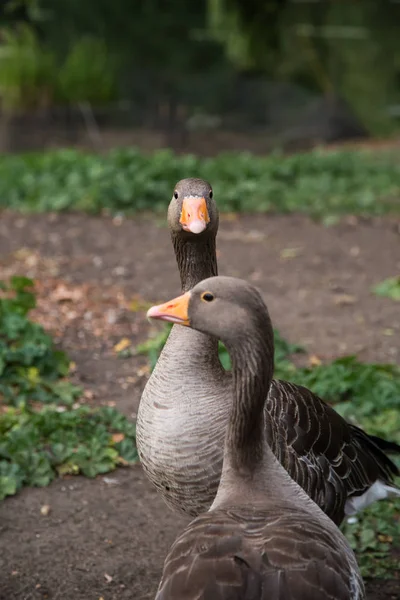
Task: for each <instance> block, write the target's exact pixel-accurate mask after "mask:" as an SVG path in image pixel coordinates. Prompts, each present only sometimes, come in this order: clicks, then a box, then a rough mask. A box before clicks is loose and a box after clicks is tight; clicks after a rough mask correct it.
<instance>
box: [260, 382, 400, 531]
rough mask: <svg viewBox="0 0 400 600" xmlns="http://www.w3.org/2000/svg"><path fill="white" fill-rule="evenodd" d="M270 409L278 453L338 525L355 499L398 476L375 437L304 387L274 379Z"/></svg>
mask: <svg viewBox="0 0 400 600" xmlns="http://www.w3.org/2000/svg"><path fill="white" fill-rule="evenodd" d="M266 410H267V411H268V413H269V415H270V417H269V419H266V421H267V427H268V436H269V440H270V445H271V448H272V450H273V452H274V454H275V455H276V456H277V458H278V460H279V461H280V462H281V463H282V465H283V466H284V467H285V468H286V470H287V471H288V472H289V473H290V475H291V476H292V477H293V479H294V480H295V481H297V483H298V484H299V485H301V487H302V488H303V489H304V490H305V491H306V492H307V494H308V495H309V496H310V497H311V498H312V499H313V500H314V501H315V502H316V503H317V504H318V505H319V506H320V507H321V508H322V509H323V510H324V512H325V513H326V514H327V515H328V516H329V517H330V518H331V519H332V520H333V521H334V522H335V523H337V524H340V523H341V521H342V520H343V518H344V508H345V503H346V500H347V499H348V498H349V497H351V496H355V495H360V494H362V493H364V492H365V491H367V490H368V488H369V487H370V486H371V485H372V484H373V483H374V482H375V481H376V480H377V479H379V480H381V481H383V482H385V483H389V484H390V483H392V482H393V475H397V474H398V469H397V467H396V465H395V464H394V463H393V462H392V461H391V460H390V459H389V458H388V457H387V456H386V454H385V453H384V452H383V451H382V450H381V449H380V448H379V447H378V445H377V444H376V441H374V438H370V437H369V436H368V435H367V434H366V433H364V432H363V431H362V430H361V429H359V428H358V427H355V426H353V425H350V424H348V423H347V422H346V421H345V420H344V419H343V418H342V417H341V416H340V415H339V414H338V413H336V412H335V411H334V410H333V409H332V408H331V407H330V406H329V405H328V404H326V403H325V402H324V401H323V400H321V398H319V397H318V396H316V395H315V394H313V393H312V392H310V391H309V390H308V389H306V388H304V387H302V386H297V385H294V384H291V383H288V382H286V381H278V380H274V381H273V384H272V386H271V390H270V394H269V396H268V399H267V402H266ZM268 421H269V422H268Z"/></svg>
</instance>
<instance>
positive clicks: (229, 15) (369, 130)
mask: <svg viewBox="0 0 400 600" xmlns="http://www.w3.org/2000/svg"><path fill="white" fill-rule="evenodd" d="M0 15H1V16H0V26H1V31H0V101H1V113H2V124H3V127H2V131H1V136H0V139H1V141H0V149H1V150H3V151H23V150H26V149H29V148H41V147H44V146H46V145H52V146H54V145H71V144H73V145H81V146H83V147H87V146H89V147H95V148H96V149H97V150H101V149H108V148H110V147H113V146H115V145H118V146H120V145H131V144H135V145H139V146H142V147H144V148H145V149H155V148H158V147H160V146H168V147H172V148H174V149H175V150H183V151H185V150H190V151H194V152H196V153H200V154H215V153H216V152H218V151H219V150H226V149H230V150H235V149H236V150H246V149H247V150H251V151H254V152H265V151H268V150H270V149H272V148H276V147H279V148H284V149H297V148H304V147H308V146H310V145H312V144H314V143H316V142H318V143H321V142H332V141H336V140H343V139H348V138H352V139H353V138H355V137H364V136H371V135H372V136H388V135H389V136H393V135H396V133H397V132H398V129H399V119H400V41H399V35H398V23H399V22H400V3H398V2H386V1H385V2H379V3H377V2H372V1H366V2H363V3H357V2H348V3H344V2H333V1H328V0H327V1H325V2H293V1H290V2H289V1H285V0H279V1H278V0H274V1H268V2H260V1H257V0H199V1H198V2H196V3H192V2H185V1H184V0H170V1H169V2H168V3H166V2H162V1H161V0H147V1H143V0H142V1H139V0H135V2H132V0H114V1H113V2H112V3H111V2H109V1H108V0H85V2H81V1H80V0H79V1H78V0H57V3H55V2H54V1H53V0H1V2H0Z"/></svg>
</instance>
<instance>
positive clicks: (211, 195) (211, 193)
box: [209, 190, 214, 200]
mask: <svg viewBox="0 0 400 600" xmlns="http://www.w3.org/2000/svg"><path fill="white" fill-rule="evenodd" d="M213 196H214V194H213V192H212V190H211V192H210V193H209V197H210V200H212V197H213Z"/></svg>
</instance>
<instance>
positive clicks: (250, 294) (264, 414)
mask: <svg viewBox="0 0 400 600" xmlns="http://www.w3.org/2000/svg"><path fill="white" fill-rule="evenodd" d="M147 314H148V316H149V317H153V318H158V319H163V320H166V321H171V322H173V323H180V324H181V325H186V326H188V327H193V328H194V329H196V330H198V331H201V332H203V333H206V334H208V335H212V336H215V338H217V339H220V340H222V341H223V343H224V344H225V345H226V347H227V349H228V351H229V354H230V356H231V358H232V363H233V370H232V378H231V381H230V385H231V388H232V389H231V397H232V401H231V403H230V405H231V406H230V410H229V412H230V414H229V416H228V425H227V428H226V438H225V445H224V446H225V450H224V460H223V469H222V477H221V481H220V484H219V488H218V492H217V496H216V498H215V500H214V502H213V504H212V507H211V509H210V511H209V512H207V513H205V514H202V515H200V516H199V517H197V518H196V519H195V520H194V521H192V523H190V525H189V526H188V527H187V528H186V529H185V531H184V532H183V533H182V534H181V535H180V536H179V537H178V539H177V540H176V541H175V542H174V544H173V546H172V548H171V550H170V552H169V554H168V556H167V558H166V560H165V564H164V570H163V575H162V579H161V583H160V586H159V589H158V593H157V596H156V600H363V599H364V598H365V592H364V587H363V582H362V579H361V576H360V573H359V570H358V567H357V563H356V559H355V557H354V554H353V552H352V550H351V549H350V547H349V546H348V544H347V542H346V539H345V538H344V536H343V535H342V533H341V532H340V531H339V529H338V528H337V527H336V525H335V524H334V523H333V522H332V521H331V520H330V519H329V518H328V517H327V516H326V515H325V514H324V513H323V512H322V510H321V509H320V508H318V506H317V505H316V504H314V502H312V500H311V499H310V498H309V496H308V495H307V494H306V493H305V492H304V491H303V489H302V488H301V487H300V486H299V485H298V484H297V483H295V482H294V481H293V479H291V478H290V477H289V475H288V473H287V472H286V470H285V469H284V468H283V467H282V466H281V464H280V463H279V462H278V461H277V459H276V458H275V456H274V454H273V452H272V450H271V448H270V446H269V442H270V441H271V438H270V434H271V432H272V431H273V425H272V423H270V422H269V421H270V415H269V413H268V411H266V410H265V409H264V406H265V398H266V397H267V395H268V392H269V388H270V385H271V381H272V375H273V369H274V342H273V331H272V325H271V321H270V318H269V315H268V312H267V308H266V306H265V304H264V303H263V300H262V298H261V296H260V294H259V293H258V292H257V290H256V289H255V288H254V287H252V286H250V285H248V284H247V283H246V282H244V281H242V280H240V279H234V278H231V277H212V278H210V279H206V280H205V281H203V282H201V283H199V284H198V285H196V286H195V287H194V288H193V290H192V291H191V292H187V293H186V294H184V295H183V296H180V297H179V298H175V299H174V300H171V301H170V302H168V303H166V304H163V305H160V306H156V307H153V308H151V309H150V310H149V311H148V313H147ZM282 410H284V407H282ZM266 432H267V434H266ZM221 450H222V448H221ZM194 460H195V459H194Z"/></svg>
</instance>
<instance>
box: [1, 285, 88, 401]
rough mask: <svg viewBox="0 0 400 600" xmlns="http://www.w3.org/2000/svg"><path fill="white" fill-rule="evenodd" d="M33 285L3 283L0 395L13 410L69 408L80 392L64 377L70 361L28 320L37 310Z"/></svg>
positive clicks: (36, 325)
mask: <svg viewBox="0 0 400 600" xmlns="http://www.w3.org/2000/svg"><path fill="white" fill-rule="evenodd" d="M32 286H33V281H31V280H30V279H27V278H25V277H13V278H12V279H11V281H10V283H9V284H8V285H6V284H5V283H3V282H0V290H1V291H2V294H3V296H2V297H0V394H1V396H2V397H3V400H4V401H5V402H6V403H7V404H11V405H14V406H20V405H26V404H29V403H30V404H31V403H32V402H41V403H52V402H59V403H61V404H63V405H67V406H70V405H72V404H73V402H74V400H75V399H76V398H77V397H78V396H79V395H80V393H81V391H80V389H79V388H77V387H76V386H73V385H72V384H71V383H69V382H68V381H67V380H66V379H65V377H66V375H67V374H68V371H69V360H68V358H67V356H66V355H65V353H64V352H61V351H60V350H56V349H55V348H54V344H53V341H52V339H51V337H50V336H49V335H48V334H47V333H46V332H45V331H44V330H43V328H42V327H41V326H40V325H38V324H37V323H34V322H32V321H30V320H29V318H28V313H29V311H30V310H31V309H32V308H34V307H35V304H36V300H35V296H34V293H33V291H32Z"/></svg>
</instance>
